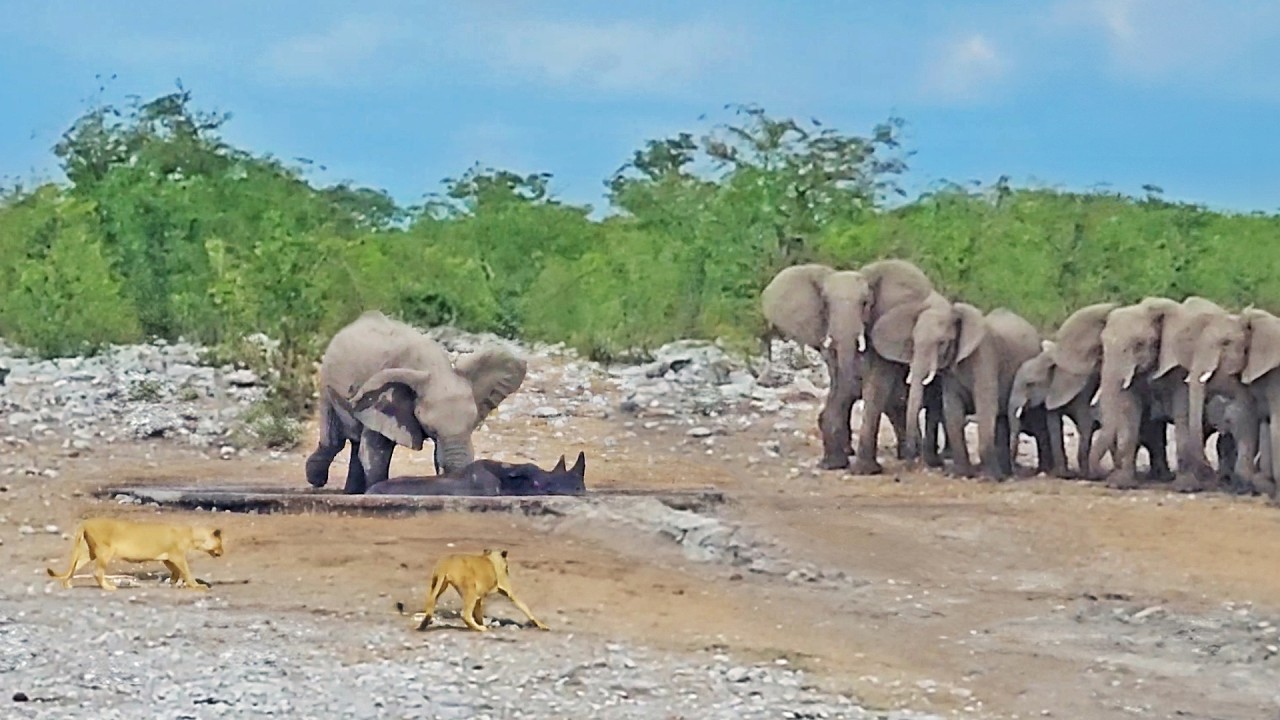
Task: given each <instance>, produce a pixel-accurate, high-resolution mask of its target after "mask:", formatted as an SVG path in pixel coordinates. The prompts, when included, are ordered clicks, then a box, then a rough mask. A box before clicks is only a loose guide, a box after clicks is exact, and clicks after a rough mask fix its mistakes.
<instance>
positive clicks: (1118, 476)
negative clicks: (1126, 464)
mask: <svg viewBox="0 0 1280 720" xmlns="http://www.w3.org/2000/svg"><path fill="white" fill-rule="evenodd" d="M1107 487H1109V488H1113V489H1115V490H1133V489H1134V488H1136V487H1138V478H1137V476H1136V475H1134V474H1133V473H1132V472H1127V471H1120V470H1117V471H1114V472H1112V473H1111V474H1110V475H1108V476H1107Z"/></svg>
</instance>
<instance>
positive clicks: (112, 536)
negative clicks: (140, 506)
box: [45, 518, 222, 590]
mask: <svg viewBox="0 0 1280 720" xmlns="http://www.w3.org/2000/svg"><path fill="white" fill-rule="evenodd" d="M71 542H72V548H71V564H70V565H69V566H68V567H67V571H66V572H65V573H63V574H61V575H59V574H58V573H57V572H56V571H55V570H54V569H53V568H45V570H46V571H47V572H48V573H49V577H52V578H57V579H58V580H61V581H62V586H63V587H65V588H69V587H71V576H72V575H75V573H76V570H78V569H79V568H80V566H81V565H83V564H84V563H85V562H86V561H88V560H93V561H95V562H96V565H95V566H94V569H93V577H94V578H95V579H96V580H97V581H98V587H100V588H102V589H103V590H115V589H116V586H115V585H114V584H112V583H111V582H109V581H108V580H107V578H106V572H107V563H109V562H111V561H112V560H113V559H120V560H126V561H128V562H147V561H149V560H159V561H161V562H163V563H164V566H165V567H167V568H169V583H170V584H171V585H176V584H178V580H179V579H181V580H182V582H183V583H184V584H185V585H186V587H187V589H188V590H208V589H209V586H208V585H205V584H204V583H201V582H199V581H197V580H196V579H195V578H193V577H191V569H190V568H189V567H187V553H188V552H190V551H192V550H203V551H204V552H207V553H209V554H210V555H212V556H213V557H219V556H221V555H222V530H221V529H220V528H209V527H203V526H197V527H190V526H186V525H168V524H162V523H144V522H133V521H131V520H116V519H114V518H86V519H85V520H83V521H82V522H81V523H80V526H79V527H77V528H76V535H75V537H74V538H73V539H72V541H71Z"/></svg>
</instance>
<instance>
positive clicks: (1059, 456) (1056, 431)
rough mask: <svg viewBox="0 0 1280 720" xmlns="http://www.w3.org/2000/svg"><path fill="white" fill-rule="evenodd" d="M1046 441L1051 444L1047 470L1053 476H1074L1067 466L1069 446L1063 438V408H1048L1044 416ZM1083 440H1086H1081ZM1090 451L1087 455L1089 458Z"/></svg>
mask: <svg viewBox="0 0 1280 720" xmlns="http://www.w3.org/2000/svg"><path fill="white" fill-rule="evenodd" d="M1044 424H1045V441H1046V442H1047V444H1048V446H1049V448H1048V449H1049V469H1048V470H1047V471H1046V472H1048V473H1049V474H1050V475H1052V476H1053V477H1060V478H1070V477H1073V473H1072V472H1071V469H1070V468H1068V467H1067V446H1066V441H1065V440H1064V439H1063V423H1062V411H1061V410H1047V411H1045V417H1044ZM1081 442H1084V441H1083V440H1081ZM1088 456H1089V455H1088V452H1086V453H1085V457H1086V458H1088ZM1042 465H1043V463H1042Z"/></svg>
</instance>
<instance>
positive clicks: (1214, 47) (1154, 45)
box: [1053, 0, 1280, 85]
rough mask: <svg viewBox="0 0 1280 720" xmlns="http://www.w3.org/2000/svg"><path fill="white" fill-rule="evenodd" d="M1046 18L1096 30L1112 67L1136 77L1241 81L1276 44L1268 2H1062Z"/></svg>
mask: <svg viewBox="0 0 1280 720" xmlns="http://www.w3.org/2000/svg"><path fill="white" fill-rule="evenodd" d="M1053 17H1054V20H1055V22H1056V24H1057V25H1058V27H1059V28H1062V29H1066V30H1068V31H1072V30H1078V29H1080V28H1084V29H1085V30H1086V31H1092V32H1095V33H1098V34H1099V35H1100V36H1101V37H1102V39H1103V40H1104V43H1105V47H1106V53H1107V60H1108V62H1109V63H1110V64H1111V66H1112V69H1113V70H1115V71H1117V72H1119V73H1120V74H1123V75H1128V76H1131V77H1136V78H1140V79H1144V80H1172V81H1177V82H1183V81H1186V80H1212V81H1213V82H1215V83H1217V82H1223V81H1226V82H1228V83H1233V82H1235V81H1237V80H1247V78H1248V77H1250V76H1256V75H1258V74H1259V73H1262V72H1263V66H1264V65H1267V64H1269V62H1270V60H1266V61H1264V60H1262V58H1264V57H1270V58H1274V57H1275V54H1274V53H1273V52H1268V51H1266V50H1265V48H1267V47H1275V46H1276V43H1280V4H1277V3H1275V2H1273V1H1272V0H1264V1H1262V2H1257V1H1255V0H1234V1H1233V2H1229V3H1228V2H1218V1H1209V0H1063V1H1062V2H1060V3H1059V5H1058V6H1057V7H1056V8H1055V11H1054V13H1053ZM1268 74H1269V73H1268ZM1241 84H1242V85H1243V84H1247V83H1241Z"/></svg>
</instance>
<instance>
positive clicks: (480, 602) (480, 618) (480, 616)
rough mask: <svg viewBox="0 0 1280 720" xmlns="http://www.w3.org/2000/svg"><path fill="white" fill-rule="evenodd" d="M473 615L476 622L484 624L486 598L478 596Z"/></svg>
mask: <svg viewBox="0 0 1280 720" xmlns="http://www.w3.org/2000/svg"><path fill="white" fill-rule="evenodd" d="M471 617H472V619H474V620H475V621H476V624H478V625H481V626H483V625H484V598H476V607H475V609H474V610H472V611H471Z"/></svg>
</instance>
